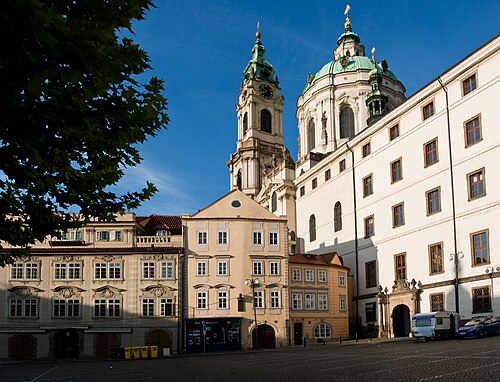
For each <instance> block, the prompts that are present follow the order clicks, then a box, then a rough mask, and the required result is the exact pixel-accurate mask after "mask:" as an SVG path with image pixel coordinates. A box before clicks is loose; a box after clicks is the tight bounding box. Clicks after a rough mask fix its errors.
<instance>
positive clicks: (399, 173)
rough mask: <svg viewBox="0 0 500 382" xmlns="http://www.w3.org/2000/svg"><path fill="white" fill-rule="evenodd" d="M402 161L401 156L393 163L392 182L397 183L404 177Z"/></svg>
mask: <svg viewBox="0 0 500 382" xmlns="http://www.w3.org/2000/svg"><path fill="white" fill-rule="evenodd" d="M401 161H402V160H401V158H399V159H396V160H395V161H394V162H392V163H391V183H396V182H399V181H400V180H401V179H403V168H402V165H401Z"/></svg>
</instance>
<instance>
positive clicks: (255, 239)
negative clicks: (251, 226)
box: [252, 230, 262, 246]
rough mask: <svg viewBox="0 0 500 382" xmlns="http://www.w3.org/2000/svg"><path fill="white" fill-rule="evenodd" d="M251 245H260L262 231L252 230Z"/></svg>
mask: <svg viewBox="0 0 500 382" xmlns="http://www.w3.org/2000/svg"><path fill="white" fill-rule="evenodd" d="M252 245H254V246H262V231H261V230H259V231H256V230H254V231H253V232H252Z"/></svg>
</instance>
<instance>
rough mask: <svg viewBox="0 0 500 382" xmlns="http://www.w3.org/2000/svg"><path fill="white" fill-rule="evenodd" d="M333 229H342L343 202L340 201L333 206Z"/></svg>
mask: <svg viewBox="0 0 500 382" xmlns="http://www.w3.org/2000/svg"><path fill="white" fill-rule="evenodd" d="M333 230H334V231H335V232H338V231H341V230H342V204H340V202H337V203H335V207H333Z"/></svg>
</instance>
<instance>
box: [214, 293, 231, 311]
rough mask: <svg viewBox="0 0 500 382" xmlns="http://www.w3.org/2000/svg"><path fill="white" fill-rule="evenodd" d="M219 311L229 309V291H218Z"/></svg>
mask: <svg viewBox="0 0 500 382" xmlns="http://www.w3.org/2000/svg"><path fill="white" fill-rule="evenodd" d="M217 309H229V292H228V291H227V290H218V291H217Z"/></svg>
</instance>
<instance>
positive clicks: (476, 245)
mask: <svg viewBox="0 0 500 382" xmlns="http://www.w3.org/2000/svg"><path fill="white" fill-rule="evenodd" d="M488 233H489V232H488V230H485V231H481V232H475V233H473V234H471V235H470V238H471V248H472V265H482V264H489V262H490V253H489V252H490V251H489V243H488V241H489V240H488V239H489V238H488Z"/></svg>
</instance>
